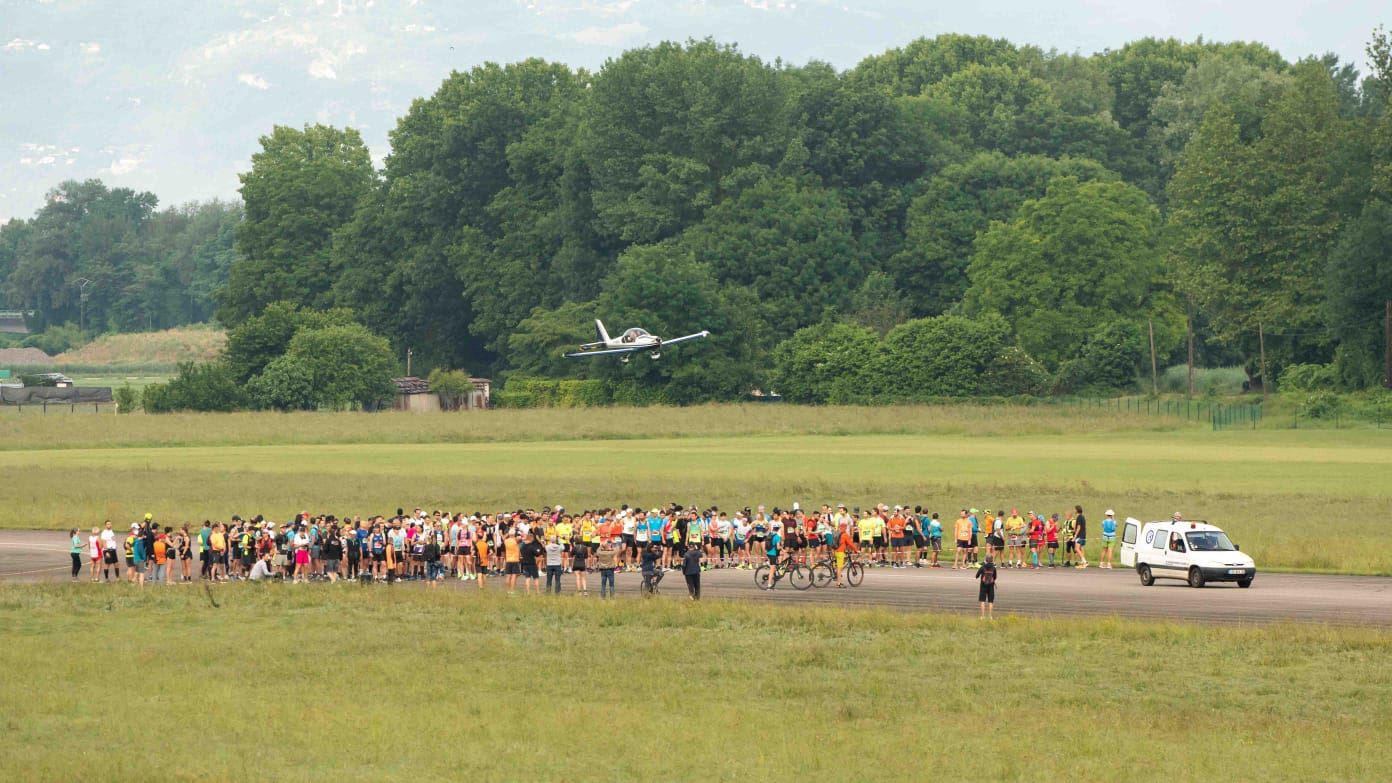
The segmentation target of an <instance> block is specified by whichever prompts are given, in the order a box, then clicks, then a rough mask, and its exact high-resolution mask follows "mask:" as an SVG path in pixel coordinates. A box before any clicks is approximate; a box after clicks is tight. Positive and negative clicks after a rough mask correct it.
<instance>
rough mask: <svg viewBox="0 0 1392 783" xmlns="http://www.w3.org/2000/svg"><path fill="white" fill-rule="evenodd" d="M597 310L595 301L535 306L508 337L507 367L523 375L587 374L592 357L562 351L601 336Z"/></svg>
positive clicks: (559, 375) (581, 375) (572, 349)
mask: <svg viewBox="0 0 1392 783" xmlns="http://www.w3.org/2000/svg"><path fill="white" fill-rule="evenodd" d="M595 314H596V306H595V303H594V302H566V303H565V304H562V305H560V306H558V307H556V308H554V309H547V308H544V307H538V308H536V309H535V310H533V311H532V314H531V315H529V316H527V317H526V318H524V319H522V321H521V323H519V324H518V325H517V329H516V330H514V331H513V333H512V334H511V335H510V336H509V337H508V346H507V347H508V367H509V368H511V369H512V370H513V371H516V372H518V373H521V374H523V375H542V376H548V377H552V378H558V377H566V376H575V377H584V376H585V375H586V374H587V371H588V370H589V369H590V366H591V365H590V360H588V359H584V360H581V359H566V358H564V356H563V354H564V353H566V352H568V351H574V350H576V348H577V347H579V346H580V345H581V344H582V343H591V342H594V341H595V340H596V339H598V338H597V337H596V336H595V326H594V322H595Z"/></svg>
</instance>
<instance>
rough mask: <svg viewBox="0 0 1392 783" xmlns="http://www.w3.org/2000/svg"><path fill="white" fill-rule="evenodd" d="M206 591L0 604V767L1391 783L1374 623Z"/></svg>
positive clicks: (418, 593)
mask: <svg viewBox="0 0 1392 783" xmlns="http://www.w3.org/2000/svg"><path fill="white" fill-rule="evenodd" d="M213 595H214V597H215V598H216V600H217V603H218V605H219V608H214V607H213V606H212V605H211V603H210V601H209V599H208V597H207V596H205V595H204V592H203V591H202V590H198V589H189V590H147V591H144V592H143V593H142V592H139V591H137V590H135V589H134V588H129V587H109V586H108V587H96V588H92V587H88V586H86V585H80V586H74V587H67V586H64V587H38V586H30V585H26V586H23V587H3V588H0V623H3V624H4V627H5V628H6V629H7V630H6V643H5V644H4V645H3V646H0V666H3V667H4V670H5V671H6V672H10V673H11V676H8V677H5V678H4V679H3V681H2V682H3V684H0V711H3V714H4V715H5V716H6V726H7V730H6V731H5V732H4V734H3V736H2V737H0V777H3V778H5V779H8V780H78V779H84V778H88V777H92V776H94V775H95V776H97V777H100V778H101V779H103V780H137V779H138V780H147V779H149V776H150V775H151V773H152V770H155V769H158V770H160V774H161V775H164V776H169V777H174V778H177V779H185V780H247V779H265V778H268V777H269V778H277V779H296V780H334V781H338V780H361V779H374V780H395V779H405V778H409V779H413V780H453V779H459V778H476V779H480V780H633V779H640V778H644V779H645V778H653V777H658V778H662V779H668V780H767V779H772V778H774V777H777V776H783V775H796V776H797V777H798V778H800V779H811V780H829V779H846V778H848V777H850V778H854V779H856V780H917V779H922V778H925V777H932V778H942V779H947V780H965V779H981V780H1058V779H1065V778H1066V779H1076V780H1103V779H1105V780H1125V779H1137V780H1140V779H1145V780H1156V779H1160V780H1165V779H1184V780H1200V779H1241V780H1264V781H1276V780H1301V781H1304V780H1383V779H1387V778H1388V777H1389V776H1392V748H1389V746H1388V745H1387V743H1386V742H1385V741H1384V740H1385V738H1386V737H1387V736H1389V734H1390V733H1392V668H1389V667H1388V666H1387V665H1386V663H1387V661H1388V660H1389V656H1392V638H1389V637H1388V635H1386V634H1384V633H1379V632H1374V631H1365V630H1353V629H1325V628H1303V627H1302V628H1292V627H1282V626H1277V627H1269V628H1259V629H1223V628H1209V627H1204V628H1199V627H1191V626H1183V625H1172V624H1154V623H1137V622H1122V621H1115V620H1050V621H1047V622H1045V621H1035V620H1024V619H1016V618H1010V619H1002V620H998V621H996V622H995V623H992V624H984V623H981V622H980V621H977V620H975V619H970V618H959V617H950V616H915V615H908V614H901V613H892V612H881V611H867V610H845V609H823V608H792V607H784V606H770V605H763V604H753V603H740V602H717V601H709V602H705V603H703V604H699V605H693V604H691V603H689V602H685V601H675V600H671V601H669V600H662V601H652V602H645V601H638V600H619V601H614V602H609V603H600V602H598V601H596V600H589V601H586V600H578V599H575V598H572V597H566V598H563V599H543V598H536V599H527V598H523V597H516V598H512V599H508V598H506V597H504V596H500V595H497V594H488V595H479V594H477V593H472V592H469V593H465V592H456V591H453V590H441V591H434V592H427V591H425V590H421V589H410V588H404V589H393V590H384V589H362V588H360V587H357V586H351V585H345V586H338V587H336V588H334V587H329V586H287V585H270V586H264V587H262V586H256V585H241V586H236V587H233V588H230V589H228V588H223V589H220V590H216V591H214V593H213ZM1022 735H1034V736H1043V737H1047V738H1048V741H1047V742H1045V743H1043V744H1040V743H1033V744H1030V743H1025V747H1021V743H1020V742H1019V741H1017V740H1018V738H1019V737H1020V736H1022ZM127 748H129V749H130V751H129V752H126V750H125V749H127ZM1336 748H1342V749H1344V750H1345V751H1347V752H1338V751H1334V750H1331V749H1336Z"/></svg>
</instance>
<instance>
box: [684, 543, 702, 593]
mask: <svg viewBox="0 0 1392 783" xmlns="http://www.w3.org/2000/svg"><path fill="white" fill-rule="evenodd" d="M682 576H685V577H686V591H687V592H688V593H690V594H691V600H693V601H699V600H701V548H700V547H699V546H695V545H692V546H688V547H687V548H686V553H685V554H683V555H682Z"/></svg>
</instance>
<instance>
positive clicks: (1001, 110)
mask: <svg viewBox="0 0 1392 783" xmlns="http://www.w3.org/2000/svg"><path fill="white" fill-rule="evenodd" d="M1368 58H1369V62H1370V63H1371V66H1372V72H1371V73H1370V74H1368V75H1366V76H1360V74H1359V73H1358V72H1357V71H1356V70H1355V68H1354V67H1353V65H1352V64H1350V63H1341V62H1339V61H1338V59H1337V58H1336V57H1334V56H1325V57H1321V58H1307V59H1304V60H1301V61H1298V62H1289V61H1287V60H1285V59H1283V58H1282V57H1281V56H1280V55H1279V54H1277V53H1276V52H1274V51H1273V50H1271V49H1270V48H1268V47H1265V46H1263V45H1261V44H1256V43H1216V42H1208V41H1203V40H1198V41H1194V42H1180V41H1176V40H1158V39H1143V40H1140V41H1135V42H1132V43H1129V44H1126V45H1125V46H1122V47H1121V48H1119V49H1115V50H1108V51H1105V52H1101V53H1098V54H1095V55H1091V56H1083V55H1076V54H1066V53H1058V52H1052V51H1051V52H1046V51H1042V50H1040V49H1038V48H1035V47H1031V46H1020V45H1016V44H1014V43H1011V42H1009V41H1005V40H1000V39H992V38H987V37H972V36H962V35H942V36H938V37H936V38H931V39H928V38H925V39H919V40H916V41H914V42H912V43H910V44H908V45H907V46H904V47H901V48H896V49H891V50H889V51H886V52H884V53H882V54H878V55H875V56H872V57H869V58H867V59H865V60H864V61H863V62H861V63H860V64H859V65H857V66H856V67H854V68H851V69H850V70H848V71H844V72H841V71H837V70H836V69H834V68H832V67H830V66H829V65H826V64H823V63H817V62H812V63H809V64H806V65H801V66H794V65H789V64H786V63H782V62H772V63H770V62H765V61H763V60H761V59H759V58H758V57H754V56H751V55H748V54H746V53H743V52H741V51H740V50H739V49H738V48H737V47H735V46H732V45H724V44H720V43H717V42H714V41H710V40H703V41H689V42H687V43H685V44H678V43H663V44H659V45H656V46H650V47H645V48H641V49H634V50H630V51H627V52H625V53H623V54H622V55H620V56H618V57H615V58H613V59H611V60H609V61H608V62H606V63H605V65H604V66H603V67H602V68H600V69H599V70H598V71H595V72H588V71H585V70H577V69H572V68H569V67H567V66H564V65H560V64H556V63H550V62H545V61H541V60H535V59H534V60H526V61H523V62H518V63H513V64H509V65H499V64H492V63H490V64H486V65H483V66H479V67H477V68H474V69H471V70H469V71H467V72H455V73H452V74H450V75H449V77H448V78H446V79H445V80H444V82H443V83H442V84H441V86H440V88H439V89H438V90H437V91H436V92H435V93H434V94H433V95H431V96H429V97H425V98H421V99H418V100H416V101H415V102H414V103H413V104H412V106H411V108H410V110H409V111H408V112H407V113H406V114H405V116H403V117H402V118H401V119H400V120H399V122H398V124H397V126H396V128H395V130H394V131H393V132H392V133H391V136H390V143H391V150H390V154H389V155H388V156H387V157H386V163H385V166H384V167H383V168H382V169H381V170H380V171H379V170H376V169H374V166H373V164H372V160H371V157H370V156H369V154H368V150H367V148H366V146H365V145H364V143H363V141H362V138H361V136H360V135H359V134H358V133H357V132H356V131H355V130H353V129H351V128H344V129H340V128H332V127H326V126H322V125H309V126H305V127H304V128H301V129H296V128H289V127H276V128H274V129H273V130H272V132H271V133H270V134H268V135H267V136H265V137H263V138H262V139H261V150H260V152H258V153H257V154H256V155H255V156H253V159H252V165H251V168H250V170H249V171H247V172H246V173H244V174H243V175H242V176H241V196H242V200H243V204H244V207H243V214H242V215H241V217H240V222H238V223H237V224H236V230H235V253H234V254H233V258H232V260H231V263H230V266H228V267H224V268H225V269H226V272H227V279H226V283H225V285H224V286H223V287H222V288H221V289H220V291H219V292H218V294H217V301H218V303H219V306H218V309H217V312H216V315H217V319H218V320H219V321H221V322H222V323H223V324H225V325H227V326H228V327H231V328H232V329H233V330H234V331H235V329H236V328H237V327H239V326H240V325H242V324H244V323H247V322H248V321H249V320H251V319H255V318H258V317H261V316H262V315H263V314H265V313H266V311H267V308H268V307H270V306H272V305H274V304H275V303H277V302H294V303H295V305H296V306H297V307H299V308H302V309H305V310H310V311H314V310H318V311H329V310H334V309H335V308H337V310H336V312H341V313H346V314H347V315H346V317H348V318H351V319H352V320H353V321H354V322H356V323H358V324H361V325H362V326H364V327H366V329H368V330H370V331H372V332H376V333H378V334H381V335H383V336H385V337H386V338H387V339H388V340H389V342H390V345H391V348H392V350H393V352H394V353H395V354H396V355H401V354H402V353H404V351H405V349H407V348H410V349H411V350H412V351H413V353H414V356H415V362H416V363H417V366H419V367H422V368H425V367H468V368H469V369H471V370H473V371H474V372H475V373H483V372H487V373H492V374H495V375H497V374H506V375H511V376H515V377H531V376H544V377H550V378H589V379H593V380H598V381H602V382H603V383H605V384H607V385H608V386H610V387H613V388H617V387H631V388H634V389H642V390H643V395H644V399H658V400H666V401H671V402H694V401H699V400H705V399H729V398H733V397H737V396H739V395H741V394H744V393H746V392H748V391H749V390H750V389H754V388H763V389H774V390H777V391H782V392H785V393H787V394H788V395H789V396H790V397H791V398H795V399H805V400H808V401H828V400H848V401H849V400H856V399H885V398H895V399H900V398H904V399H911V398H913V397H914V396H915V395H925V396H926V395H932V396H939V395H944V394H947V395H953V394H955V393H958V392H960V393H961V394H962V395H964V396H965V395H970V394H981V393H1041V392H1060V391H1075V390H1082V389H1089V388H1119V387H1127V386H1131V385H1133V384H1134V383H1135V382H1136V379H1137V377H1138V375H1140V374H1142V373H1146V372H1148V370H1149V365H1150V357H1149V352H1150V344H1151V340H1152V339H1153V341H1154V345H1155V352H1156V354H1157V361H1158V362H1159V363H1160V364H1161V365H1162V366H1163V365H1165V364H1170V363H1174V362H1177V361H1183V360H1184V358H1185V357H1186V355H1187V352H1188V349H1189V344H1188V343H1189V341H1188V339H1187V335H1188V332H1189V330H1190V329H1192V330H1193V333H1194V335H1195V339H1194V351H1195V354H1196V358H1197V361H1198V362H1199V363H1200V364H1205V365H1219V364H1241V365H1243V366H1244V367H1246V368H1247V369H1248V372H1249V374H1250V375H1251V376H1252V378H1253V380H1254V381H1256V380H1266V379H1259V378H1258V376H1259V375H1260V372H1261V366H1262V365H1261V359H1262V355H1263V353H1264V355H1265V363H1266V368H1267V372H1268V375H1270V376H1272V378H1275V377H1276V376H1277V375H1278V374H1279V373H1280V372H1282V371H1283V370H1285V369H1286V368H1292V367H1294V368H1306V369H1304V370H1303V371H1304V372H1306V374H1307V375H1308V374H1309V372H1310V371H1309V370H1308V368H1309V367H1310V366H1318V367H1319V368H1321V369H1320V372H1322V373H1324V374H1325V375H1326V376H1327V377H1329V378H1330V379H1331V382H1332V383H1336V384H1338V385H1341V386H1344V387H1348V388H1363V387H1368V386H1372V385H1375V384H1378V383H1380V382H1381V379H1382V350H1383V349H1382V316H1383V308H1384V302H1385V301H1386V300H1387V299H1392V252H1389V251H1392V219H1390V218H1392V112H1389V111H1388V109H1389V96H1392V89H1389V85H1390V84H1392V53H1390V51H1389V43H1388V36H1387V34H1386V33H1385V31H1383V30H1382V29H1379V30H1377V31H1374V33H1373V35H1372V38H1371V42H1370V44H1369V46H1368ZM114 192H115V191H113V193H114ZM50 208H53V209H57V208H56V207H55V205H54V204H53V203H52V202H50V204H49V205H48V206H46V207H45V210H49V209H50ZM161 214H162V213H161ZM43 217H44V211H43V210H41V212H40V215H39V216H38V217H36V218H35V219H34V221H28V222H25V223H22V224H20V225H19V228H14V226H15V225H16V224H14V223H12V224H10V225H9V226H6V227H5V229H4V232H5V233H0V238H3V241H0V275H4V274H6V272H5V270H6V268H7V266H6V265H7V261H6V259H7V258H11V259H13V258H16V257H18V255H19V253H18V252H17V251H15V250H7V249H6V248H15V247H19V248H23V247H25V246H26V243H29V244H33V243H34V240H30V239H26V238H25V235H26V232H29V231H32V228H26V227H28V226H30V225H31V224H32V223H36V222H37V221H39V220H40V219H42V218H43ZM7 252H8V253H9V255H8V256H7V255H6V253H7ZM26 252H28V251H26ZM8 264H9V267H10V268H11V269H13V270H15V271H11V272H9V273H8V274H7V275H6V278H7V280H6V283H5V291H6V296H7V299H8V300H9V301H10V302H11V303H13V304H19V303H21V301H36V300H37V299H39V298H42V297H41V296H40V295H38V294H36V293H35V291H36V290H39V289H35V288H32V287H31V288H20V287H19V284H18V283H15V282H10V280H9V278H13V277H14V275H15V273H16V272H17V271H18V269H19V266H18V265H17V264H15V263H14V262H13V261H9V262H8ZM26 275H28V276H27V277H21V278H17V280H20V281H22V280H26V279H32V273H26ZM50 280H52V281H54V282H53V283H52V286H51V288H50V289H47V290H49V293H48V294H47V295H48V296H53V295H54V294H53V292H54V291H56V290H57V289H58V288H59V287H60V286H59V285H58V281H60V280H61V275H56V274H55V275H54V276H53V277H51V278H50ZM63 284H64V285H67V283H66V282H64V283H63ZM70 288H71V286H70V285H68V289H70ZM72 295H73V292H72V291H71V290H65V293H64V294H63V295H62V296H59V297H56V298H57V299H58V300H61V302H62V303H63V304H62V306H63V307H68V308H69V309H66V310H61V311H59V310H56V309H54V310H51V314H50V315H49V316H46V317H52V318H66V319H68V320H71V317H72V311H71V309H70V304H71V296H72ZM26 297H28V299H26ZM115 312H116V313H117V314H116V315H111V314H110V313H109V311H104V313H107V314H105V315H104V316H103V317H104V318H106V322H107V323H117V322H119V323H121V324H125V323H128V322H129V319H128V318H126V317H125V316H124V315H121V314H122V313H124V312H126V311H125V310H121V309H119V308H118V309H117V310H116V311H115ZM595 317H600V318H603V319H604V320H605V321H606V323H608V324H609V325H610V326H611V327H615V328H617V327H621V326H628V325H641V326H643V327H644V328H647V329H648V330H649V331H651V332H654V333H656V334H663V335H666V334H684V333H688V332H691V331H696V330H699V329H709V330H710V331H711V332H712V333H713V334H712V337H711V339H709V340H706V341H702V342H700V343H697V344H693V345H689V346H683V347H682V348H681V349H680V356H677V355H676V354H675V353H674V355H673V356H672V357H671V358H672V360H671V361H669V360H666V359H664V360H663V361H660V362H651V361H647V360H646V359H644V360H642V361H634V362H632V363H629V364H620V363H618V362H607V361H588V362H581V361H567V360H563V359H561V358H560V353H561V352H562V351H563V350H564V349H567V348H572V347H573V346H574V345H576V344H578V343H580V342H584V341H587V340H589V339H592V333H593V329H592V322H593V319H594V318H595ZM113 319H115V320H113ZM1263 349H1264V350H1263ZM814 378H815V379H823V380H821V381H817V382H812V381H811V379H814ZM617 396H618V397H620V398H622V397H624V395H617Z"/></svg>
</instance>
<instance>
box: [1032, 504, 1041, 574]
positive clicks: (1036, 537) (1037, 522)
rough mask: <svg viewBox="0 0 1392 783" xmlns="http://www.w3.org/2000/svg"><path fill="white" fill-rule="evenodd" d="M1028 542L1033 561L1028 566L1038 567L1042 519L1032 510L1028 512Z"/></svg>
mask: <svg viewBox="0 0 1392 783" xmlns="http://www.w3.org/2000/svg"><path fill="white" fill-rule="evenodd" d="M1029 542H1030V549H1031V550H1032V551H1033V552H1034V563H1033V564H1032V565H1031V566H1030V567H1031V568H1038V567H1039V548H1040V547H1041V546H1043V545H1044V520H1042V519H1040V518H1039V517H1038V516H1037V515H1036V514H1035V513H1034V512H1033V511H1031V512H1029Z"/></svg>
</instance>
